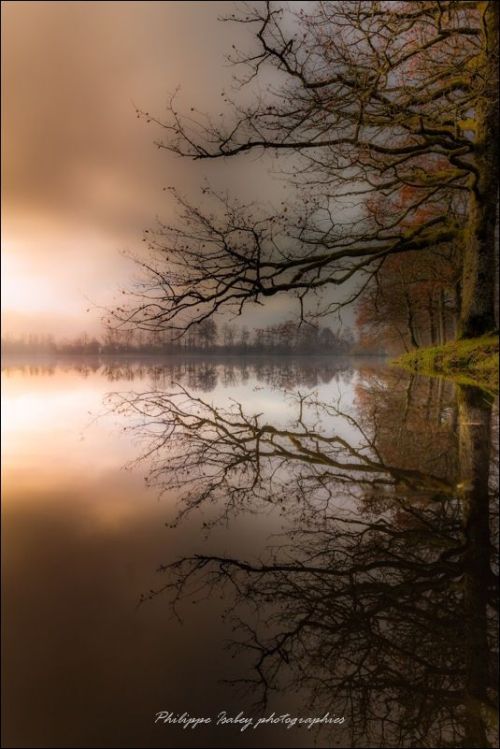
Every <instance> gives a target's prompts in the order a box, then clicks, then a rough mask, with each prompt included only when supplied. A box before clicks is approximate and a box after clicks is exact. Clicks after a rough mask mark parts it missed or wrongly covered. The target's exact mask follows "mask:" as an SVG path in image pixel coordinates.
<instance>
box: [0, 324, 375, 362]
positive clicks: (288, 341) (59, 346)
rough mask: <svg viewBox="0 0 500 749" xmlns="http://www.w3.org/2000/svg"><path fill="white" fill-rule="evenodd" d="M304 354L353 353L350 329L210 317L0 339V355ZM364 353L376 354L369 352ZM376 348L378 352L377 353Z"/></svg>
mask: <svg viewBox="0 0 500 749" xmlns="http://www.w3.org/2000/svg"><path fill="white" fill-rule="evenodd" d="M24 353H26V354H33V353H36V354H78V355H81V354H85V355H96V354H160V355H161V354H182V353H199V354H203V353H205V354H209V353H222V354H240V355H241V354H310V353H329V354H333V355H340V354H350V353H358V350H357V344H356V342H355V340H354V337H353V335H352V333H351V331H350V330H348V329H346V330H345V331H343V332H339V331H336V332H335V331H333V330H332V329H331V328H330V327H327V326H325V327H321V326H316V325H310V324H303V325H301V326H298V325H297V323H296V322H294V321H291V320H288V321H286V322H283V323H277V324H274V325H268V326H266V327H262V328H256V329H255V330H249V329H248V327H246V326H243V327H241V328H239V327H236V326H234V325H231V324H229V323H224V324H222V325H220V326H218V325H217V324H216V323H215V321H214V320H213V319H211V318H209V319H207V320H203V321H202V322H200V323H198V324H197V325H193V326H192V327H190V328H189V330H188V331H187V332H186V333H185V335H184V336H182V337H181V338H179V337H176V336H175V335H174V334H173V333H171V332H169V331H154V332H149V331H141V330H127V331H119V330H113V329H109V330H106V331H105V333H104V334H103V335H102V336H101V337H99V338H98V337H96V336H89V335H87V334H83V335H80V336H78V337H76V338H73V339H71V340H68V339H65V340H61V341H56V340H55V338H54V337H53V336H50V335H27V336H18V337H12V336H9V337H6V338H2V354H24ZM369 353H376V352H375V351H370V352H369ZM377 353H378V352H377Z"/></svg>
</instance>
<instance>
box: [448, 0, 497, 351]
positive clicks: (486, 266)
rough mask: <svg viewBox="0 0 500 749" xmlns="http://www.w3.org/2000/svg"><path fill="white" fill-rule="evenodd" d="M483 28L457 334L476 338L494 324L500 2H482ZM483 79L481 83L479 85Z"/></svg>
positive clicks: (490, 328) (491, 328) (462, 336)
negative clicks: (473, 171) (472, 178)
mask: <svg viewBox="0 0 500 749" xmlns="http://www.w3.org/2000/svg"><path fill="white" fill-rule="evenodd" d="M484 6H485V11H484V13H485V15H484V31H483V34H482V36H483V39H482V45H481V47H482V49H481V54H480V56H479V59H478V64H479V65H480V66H481V67H483V71H482V75H481V76H478V84H477V85H478V86H479V85H482V86H483V90H482V91H481V92H480V98H479V101H478V104H477V106H476V108H475V130H476V132H475V139H474V154H475V167H476V169H477V179H475V183H474V184H473V186H472V189H471V191H470V197H469V206H468V211H467V214H468V228H467V230H466V236H465V241H464V256H463V270H462V310H461V315H460V324H459V329H458V335H459V337H460V338H472V337H475V336H478V335H482V334H483V333H487V332H488V331H490V330H493V329H494V328H495V222H496V201H497V193H498V138H499V126H498V97H497V86H498V51H497V47H498V3H496V2H489V3H484ZM479 80H481V81H482V82H483V83H481V84H480V83H479Z"/></svg>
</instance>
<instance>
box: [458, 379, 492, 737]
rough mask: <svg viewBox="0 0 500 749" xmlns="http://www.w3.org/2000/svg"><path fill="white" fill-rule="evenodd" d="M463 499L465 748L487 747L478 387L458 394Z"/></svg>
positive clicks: (483, 475) (486, 540)
mask: <svg viewBox="0 0 500 749" xmlns="http://www.w3.org/2000/svg"><path fill="white" fill-rule="evenodd" d="M458 414H459V471H460V484H459V490H460V499H461V503H462V517H463V523H464V529H465V536H466V551H465V556H464V623H465V638H466V642H465V644H464V645H465V670H466V682H465V687H466V699H465V708H466V733H467V737H466V743H465V744H464V745H465V746H467V747H484V746H489V744H488V741H487V738H486V728H485V719H487V715H486V714H485V713H487V712H490V711H491V710H492V707H491V705H490V704H489V699H488V694H487V687H488V685H489V684H490V677H489V657H488V640H487V601H488V585H489V582H490V576H491V571H490V529H489V492H488V477H489V461H490V446H491V444H490V443H491V403H489V402H488V400H487V399H486V396H485V394H484V393H483V392H482V391H481V390H479V389H478V388H474V387H469V386H463V387H460V388H459V393H458Z"/></svg>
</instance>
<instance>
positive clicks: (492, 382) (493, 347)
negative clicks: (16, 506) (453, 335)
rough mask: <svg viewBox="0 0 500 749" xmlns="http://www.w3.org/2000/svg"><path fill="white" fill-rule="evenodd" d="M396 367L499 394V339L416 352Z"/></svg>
mask: <svg viewBox="0 0 500 749" xmlns="http://www.w3.org/2000/svg"><path fill="white" fill-rule="evenodd" d="M392 364H395V365H396V366H399V367H403V368H404V369H410V370H411V371H413V372H419V373H421V374H428V375H443V376H445V377H450V378H453V379H455V380H457V381H458V382H462V383H463V384H470V385H478V386H479V387H483V388H486V389H487V390H490V391H497V390H498V336H483V337H482V338H473V339H471V340H468V341H451V342H450V343H446V344H445V345H444V346H433V347H432V348H422V349H415V351H410V352H409V353H408V354H403V355H402V356H400V357H398V358H397V359H394V360H393V361H392Z"/></svg>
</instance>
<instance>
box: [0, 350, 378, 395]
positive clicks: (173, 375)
mask: <svg viewBox="0 0 500 749" xmlns="http://www.w3.org/2000/svg"><path fill="white" fill-rule="evenodd" d="M383 362H384V360H383V359H380V358H377V357H368V358H366V359H364V360H363V358H361V357H360V358H358V360H357V361H356V362H354V361H353V360H352V358H349V357H342V356H339V357H334V358H332V357H330V356H319V355H313V356H308V357H269V356H261V357H251V356H248V357H243V358H236V357H231V356H228V357H223V356H218V357H215V358H212V359H210V358H209V357H197V356H192V357H188V358H186V357H181V356H171V357H169V358H168V359H165V358H157V357H154V356H151V357H146V358H144V357H142V358H137V357H135V358H134V357H130V358H128V357H125V356H120V357H117V358H113V357H110V356H108V357H99V356H94V357H76V358H72V357H64V358H63V359H57V358H55V357H39V358H38V359H37V360H35V361H34V360H32V359H28V360H27V359H26V358H22V357H13V356H10V357H5V358H4V360H3V361H2V372H3V373H4V375H5V376H6V377H9V376H15V375H16V374H22V375H27V376H30V377H39V376H47V375H49V376H54V375H57V374H60V373H61V372H73V373H76V374H78V375H79V376H81V377H84V378H88V377H90V376H91V375H100V376H102V377H105V378H106V379H107V380H108V381H109V382H122V381H126V382H134V381H142V380H145V379H147V380H150V381H151V382H152V383H153V384H154V385H155V386H156V387H158V388H161V387H166V386H169V385H172V384H173V383H176V382H183V383H184V384H185V385H186V386H187V387H188V388H190V389H192V390H201V391H202V392H205V393H208V392H211V391H213V390H215V389H216V388H217V387H223V388H224V387H229V386H233V385H240V384H246V383H248V382H249V380H253V379H256V380H257V381H259V382H260V383H262V384H265V385H268V386H270V387H273V388H285V389H291V388H295V387H299V386H301V385H302V386H306V387H316V386H317V385H320V384H324V383H328V382H331V380H332V379H334V378H336V377H338V376H339V375H343V376H344V377H345V378H347V379H350V378H351V377H352V374H353V372H354V370H355V369H357V368H358V367H359V366H360V365H361V366H364V367H366V368H378V367H380V366H381V365H382V364H383Z"/></svg>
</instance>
